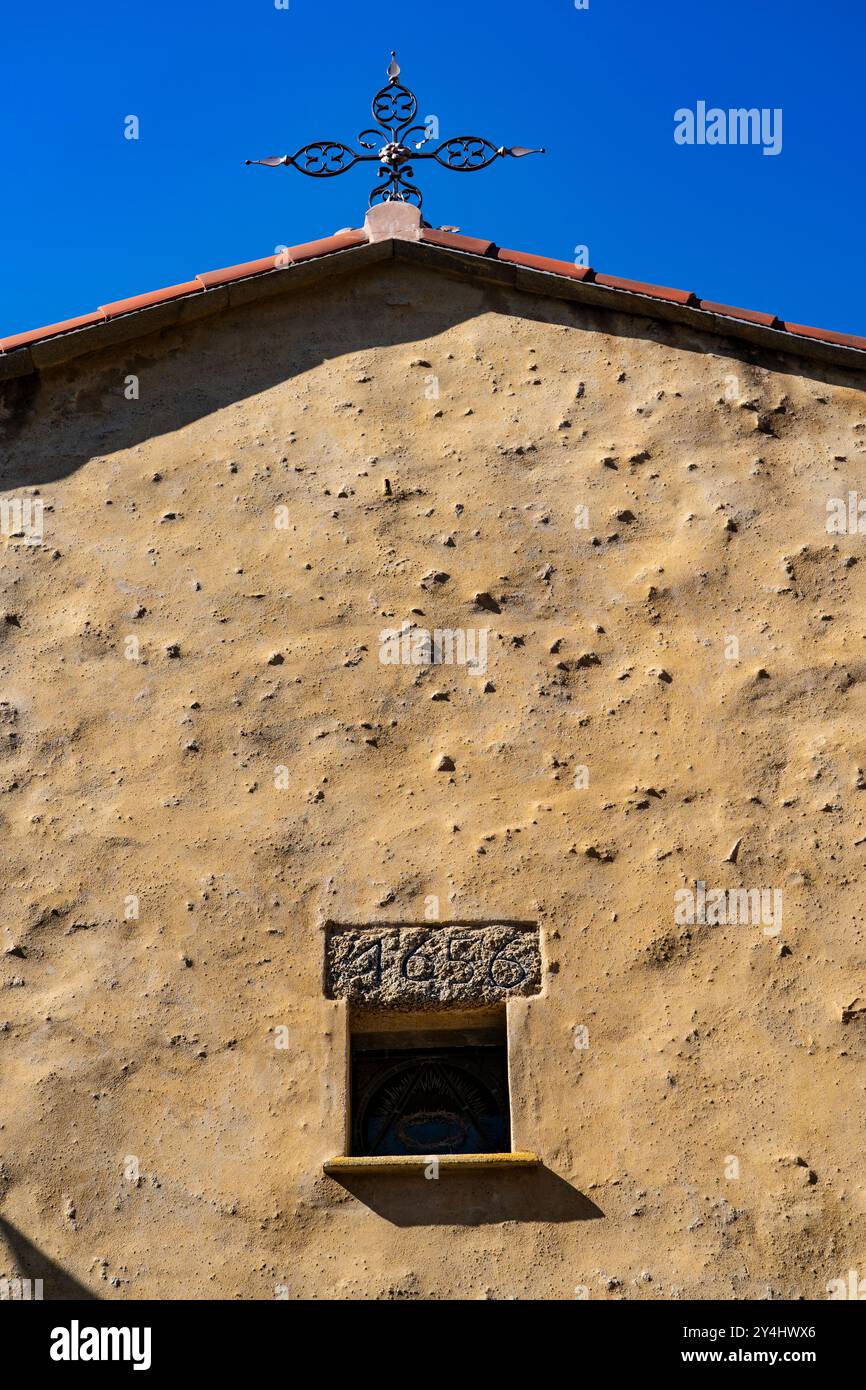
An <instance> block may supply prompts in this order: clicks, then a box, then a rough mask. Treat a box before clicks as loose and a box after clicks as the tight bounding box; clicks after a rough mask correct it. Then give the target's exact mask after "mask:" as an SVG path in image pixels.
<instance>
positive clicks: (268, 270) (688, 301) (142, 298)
mask: <svg viewBox="0 0 866 1390" xmlns="http://www.w3.org/2000/svg"><path fill="white" fill-rule="evenodd" d="M420 239H421V241H422V242H423V243H425V244H427V245H429V246H435V247H439V248H441V249H443V250H445V251H450V252H456V253H458V254H461V255H467V256H478V257H482V258H486V259H489V260H496V261H499V262H501V263H502V264H503V265H513V266H515V267H516V268H517V269H524V270H529V271H535V272H541V273H543V274H547V275H551V276H554V277H558V278H561V279H569V280H576V281H579V282H582V283H585V284H588V285H598V286H600V287H601V288H602V289H609V290H613V291H618V292H620V293H623V294H628V295H639V296H641V297H643V298H648V299H658V300H662V301H666V302H667V303H670V304H678V305H681V306H683V307H685V308H689V309H694V310H696V311H697V312H698V313H699V314H706V315H708V316H710V317H712V318H715V319H719V318H727V319H731V320H733V321H740V322H742V323H748V324H752V325H755V326H757V327H760V328H764V329H771V330H774V331H775V332H778V333H779V335H780V337H781V336H791V337H795V338H801V339H803V338H805V339H808V340H811V341H815V342H823V343H827V344H830V345H833V346H838V347H844V348H853V349H854V350H855V351H857V352H866V338H863V337H857V336H855V335H853V334H850V333H836V332H834V331H832V330H831V329H823V328H812V327H809V326H807V325H805V324H797V323H791V322H787V321H786V322H783V321H782V320H781V319H780V318H779V317H778V316H777V315H776V314H768V313H761V312H758V311H757V310H752V309H740V308H737V307H735V306H733V305H730V304H720V303H716V302H715V301H713V300H707V299H699V298H698V296H697V295H696V294H695V293H694V292H693V291H691V290H678V289H672V288H671V287H670V286H667V285H653V284H649V283H646V282H644V281H641V280H626V279H622V278H621V277H619V276H617V275H604V274H599V273H598V272H597V271H595V270H593V269H592V267H591V266H583V265H576V264H574V263H573V262H571V261H560V260H552V259H550V258H548V257H545V256H537V255H534V254H533V253H531V252H529V251H512V250H509V249H507V248H505V247H500V246H497V244H496V242H493V241H487V240H485V239H482V238H480V237H469V236H463V235H462V234H461V233H459V232H455V231H446V230H444V229H443V228H436V227H423V226H422V228H421V231H420ZM394 240H401V238H399V237H397V238H394ZM367 244H369V239H368V236H367V232H366V230H365V229H363V228H346V229H344V230H342V231H339V232H335V233H334V235H333V236H329V237H321V238H319V239H318V240H314V241H307V242H302V243H301V244H300V245H298V246H288V247H283V248H279V249H278V250H277V251H275V252H274V254H273V255H271V256H264V257H262V258H261V259H260V260H256V261H245V262H242V263H241V264H239V265H233V266H226V267H225V268H224V269H222V270H208V271H202V272H200V273H199V274H198V275H196V276H195V277H194V279H192V280H186V281H184V282H182V283H181V284H177V285H169V286H167V287H166V288H165V289H161V290H153V291H151V292H150V293H148V294H141V295H133V296H131V297H130V298H127V299H118V300H115V301H114V302H112V303H110V304H103V305H100V306H99V308H97V309H96V310H95V311H94V312H93V313H90V314H80V315H78V316H77V317H75V318H70V319H65V320H63V321H62V322H60V323H53V324H49V325H47V327H44V328H35V329H31V330H29V331H28V332H25V333H15V334H12V335H11V336H9V337H6V338H0V356H3V355H5V354H8V353H11V352H15V351H16V350H18V349H21V348H26V347H29V346H30V345H31V344H34V343H38V342H41V341H42V340H43V339H47V338H54V337H59V336H61V335H62V334H64V333H72V332H75V331H76V330H77V329H83V328H90V327H94V326H96V325H97V324H100V323H106V322H109V321H110V320H112V319H115V318H119V317H121V316H123V315H126V314H134V313H139V312H141V311H142V310H145V309H148V308H151V307H153V306H155V305H158V304H166V303H169V302H171V301H172V300H179V299H183V298H186V297H189V296H193V295H199V294H202V293H204V292H206V291H208V290H211V289H215V288H218V287H219V286H221V285H229V284H233V283H235V282H236V281H239V280H245V279H249V278H250V277H254V276H258V275H266V274H272V273H275V272H278V271H283V270H290V269H291V268H292V267H293V266H296V265H299V264H301V263H303V262H305V261H310V260H316V259H319V258H324V257H328V256H333V255H336V254H338V253H339V252H341V251H346V250H350V249H351V248H353V247H358V246H364V245H367Z"/></svg>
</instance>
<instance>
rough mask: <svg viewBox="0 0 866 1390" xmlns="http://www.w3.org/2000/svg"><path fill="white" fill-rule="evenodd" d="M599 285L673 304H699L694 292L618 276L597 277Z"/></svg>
mask: <svg viewBox="0 0 866 1390" xmlns="http://www.w3.org/2000/svg"><path fill="white" fill-rule="evenodd" d="M595 283H596V284H597V285H607V286H609V288H610V289H612V290H628V291H629V293H630V294H648V295H649V296H650V297H651V298H652V299H668V300H670V301H671V302H672V303H673V304H697V302H698V297H697V295H696V294H695V293H694V291H693V290H672V289H670V288H669V287H668V286H667V285H645V284H644V283H643V282H642V281H641V280H621V279H620V277H619V276H618V275H596V277H595Z"/></svg>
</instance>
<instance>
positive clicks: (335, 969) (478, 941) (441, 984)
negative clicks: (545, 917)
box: [325, 922, 541, 1009]
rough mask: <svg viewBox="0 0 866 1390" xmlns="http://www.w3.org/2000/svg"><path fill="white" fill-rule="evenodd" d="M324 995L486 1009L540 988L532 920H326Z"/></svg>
mask: <svg viewBox="0 0 866 1390" xmlns="http://www.w3.org/2000/svg"><path fill="white" fill-rule="evenodd" d="M326 931H327V936H326V944H325V991H326V993H327V995H328V998H330V999H351V1000H352V1001H353V1003H356V1004H369V1005H371V1006H374V1007H376V1008H402V1009H405V1008H414V1009H436V1008H441V1007H443V1006H445V1005H448V1004H493V1003H499V1002H500V1001H501V1000H503V999H511V998H514V997H515V996H516V995H526V994H538V992H539V990H540V989H541V949H540V946H539V939H538V927H537V926H536V924H535V923H534V922H436V923H424V924H421V925H418V924H406V923H402V922H381V923H379V924H371V925H369V926H347V925H344V924H342V923H339V922H329V923H327V927H326Z"/></svg>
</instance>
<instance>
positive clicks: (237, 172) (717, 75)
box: [0, 0, 866, 334]
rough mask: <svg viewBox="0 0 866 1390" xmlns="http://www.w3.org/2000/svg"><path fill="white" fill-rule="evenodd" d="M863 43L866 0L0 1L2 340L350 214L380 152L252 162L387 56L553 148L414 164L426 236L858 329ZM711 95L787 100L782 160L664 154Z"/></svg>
mask: <svg viewBox="0 0 866 1390" xmlns="http://www.w3.org/2000/svg"><path fill="white" fill-rule="evenodd" d="M864 36H866V19H864V10H863V6H862V3H861V0H823V3H822V4H820V5H815V4H806V3H805V0H787V3H783V0H760V3H756V0H728V2H727V3H726V4H724V5H722V4H718V5H711V4H707V3H701V2H700V0H661V3H655V4H652V3H649V0H645V2H644V3H641V0H589V8H588V9H584V10H578V9H576V7H575V4H574V0H536V3H534V4H521V3H517V0H500V3H498V4H497V3H490V2H489V0H488V3H484V4H479V5H471V4H468V3H466V2H465V0H462V3H461V0H456V2H452V0H435V3H417V4H415V5H412V4H403V5H399V6H397V5H381V6H380V5H370V4H358V3H357V0H289V7H288V9H277V8H276V6H275V4H274V0H244V3H239V0H238V3H228V0H212V3H209V4H205V3H193V0H176V3H173V4H167V3H163V0H148V3H146V4H144V5H141V4H139V5H133V4H123V3H115V4H107V3H101V0H88V3H87V4H86V5H83V6H77V5H70V4H68V3H67V4H63V3H54V2H53V0H48V3H43V4H39V5H35V4H30V5H26V6H25V5H16V6H14V7H13V6H7V7H6V11H5V14H4V34H3V51H2V56H0V75H2V92H3V104H2V105H3V114H2V118H0V119H2V123H3V138H2V141H0V148H2V159H3V163H4V166H5V167H4V169H3V187H4V189H5V192H6V198H5V209H4V215H3V217H2V218H0V242H2V265H3V275H2V283H0V334H3V333H13V332H17V331H21V330H23V329H27V328H32V327H36V326H39V325H42V324H47V323H51V322H54V321H56V320H59V319H63V318H67V317H69V316H71V315H74V314H77V313H84V312H87V311H89V310H91V309H93V308H94V307H95V306H96V305H97V304H104V303H108V302H109V301H111V300H113V299H119V298H123V297H125V296H127V295H131V294H139V293H143V292H145V291H147V290H152V289H157V288H159V287H161V286H163V285H170V284H174V283H176V282H178V281H182V280H186V279H189V278H190V277H191V276H192V275H194V274H195V273H196V272H198V271H203V270H212V269H215V268H217V267H221V266H225V265H231V264H234V263H236V262H239V261H245V260H251V259H254V258H257V257H259V256H265V255H268V254H269V253H271V252H272V251H273V250H274V248H275V247H276V246H278V245H281V244H286V243H287V244H292V243H297V242H301V241H305V240H308V239H310V238H313V237H316V236H322V235H327V234H329V233H331V232H333V231H336V230H337V229H338V228H340V227H344V226H358V225H360V223H361V221H362V220H363V215H364V210H365V207H366V202H367V193H368V190H369V188H370V186H371V183H372V181H371V180H370V178H369V166H363V167H359V168H355V169H354V170H352V171H350V172H349V173H347V174H344V175H343V176H341V177H340V178H338V179H334V180H331V181H327V182H323V181H318V180H313V179H309V178H304V177H302V176H301V175H300V174H297V173H296V172H295V171H294V170H290V169H261V168H250V169H248V168H245V167H244V159H245V158H247V157H258V156H261V155H269V154H283V153H286V152H294V150H295V149H297V148H298V147H299V146H300V145H301V144H304V143H305V142H307V141H308V140H312V139H317V138H322V137H330V138H339V139H343V140H344V141H345V142H346V143H354V137H355V136H356V135H357V133H358V132H359V131H360V130H362V129H363V128H364V127H365V126H368V125H369V124H370V111H369V103H370V99H371V97H372V95H373V93H374V92H375V90H376V89H377V88H378V87H379V86H380V85H382V83H384V81H385V67H386V64H387V61H388V51H389V49H390V48H392V47H394V48H396V49H397V55H398V59H399V61H400V63H401V66H402V69H403V79H404V81H406V83H407V85H409V86H410V87H412V88H413V90H414V91H415V92H416V93H417V95H418V98H419V113H420V115H421V116H428V115H436V116H437V117H438V119H439V122H440V129H441V133H442V135H443V137H447V136H449V135H451V134H467V133H472V134H480V135H486V136H488V137H489V138H490V139H492V140H493V141H494V142H495V143H496V144H500V143H502V144H526V145H545V146H546V147H547V149H548V151H549V153H548V154H547V155H546V156H545V157H543V158H532V159H525V160H521V161H510V160H509V161H501V162H497V163H496V164H495V165H494V166H493V167H492V168H491V169H489V170H487V171H484V172H480V173H477V174H466V175H462V174H455V173H449V172H447V171H445V170H440V169H439V168H438V167H436V166H434V167H433V168H432V170H431V169H430V168H429V166H426V165H421V166H418V170H419V171H421V172H422V173H423V178H422V187H423V189H424V192H425V204H424V211H425V214H426V215H427V217H428V218H429V220H430V221H431V222H432V223H433V224H434V225H439V224H440V223H448V224H455V225H457V226H459V227H460V228H461V230H462V231H464V232H466V233H468V234H470V235H472V234H477V235H481V236H486V237H489V238H490V239H491V240H494V241H497V242H499V243H500V244H501V245H503V246H510V247H513V248H517V249H520V250H526V251H533V252H536V253H538V254H541V255H548V256H553V257H558V258H561V259H567V260H571V259H573V258H574V255H575V249H574V248H575V247H577V246H584V245H585V246H587V247H588V248H589V261H590V264H592V265H593V266H594V267H595V268H596V269H597V270H600V271H606V272H608V273H610V274H615V275H623V276H627V277H630V278H633V279H643V280H650V281H654V282H656V283H660V284H667V285H674V286H677V287H680V288H685V289H693V290H695V291H696V292H697V293H698V294H700V295H702V296H703V297H705V298H708V299H717V300H722V301H724V302H727V303H731V304H739V305H743V306H745V307H748V308H755V309H763V310H769V311H772V312H775V313H777V314H779V315H780V316H781V317H782V318H787V319H790V320H793V321H795V322H800V323H811V324H816V325H820V326H822V327H827V328H836V329H839V330H842V331H847V332H854V333H861V334H866V274H864V271H863V267H862V265H861V260H862V252H863V246H864V240H866V238H864V201H866V195H864V181H863V165H864V116H863V95H862V94H863V88H864V79H863V68H862V64H863V52H864ZM698 101H705V102H706V103H707V106H708V107H720V108H723V109H728V108H730V107H757V108H768V109H769V110H775V109H776V108H781V110H782V112H783V125H782V130H783V142H782V149H781V153H779V154H778V155H776V156H768V155H764V154H763V153H762V150H761V148H760V147H759V146H752V145H748V146H743V145H733V146H732V145H726V146H710V145H693V146H685V145H678V144H676V143H675V141H674V128H675V122H674V113H675V111H677V110H678V109H681V108H686V107H690V108H695V107H696V104H697V103H698ZM128 115H137V116H138V118H139V121H140V138H139V139H138V140H137V141H132V140H127V139H125V138H124V118H125V117H126V116H128ZM374 172H375V168H374Z"/></svg>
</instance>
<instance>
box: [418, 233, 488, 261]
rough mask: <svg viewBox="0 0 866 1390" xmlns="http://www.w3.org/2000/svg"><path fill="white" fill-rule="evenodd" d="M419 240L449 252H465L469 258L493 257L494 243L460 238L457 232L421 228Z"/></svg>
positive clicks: (466, 237)
mask: <svg viewBox="0 0 866 1390" xmlns="http://www.w3.org/2000/svg"><path fill="white" fill-rule="evenodd" d="M421 240H422V241H429V242H430V244H431V246H445V247H447V248H448V250H449V251H466V252H468V253H469V255H471V256H495V255H496V242H495V241H482V240H481V239H480V238H479V237H474V236H460V235H458V233H457V232H440V231H438V230H437V229H436V228H434V227H422V229H421Z"/></svg>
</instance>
